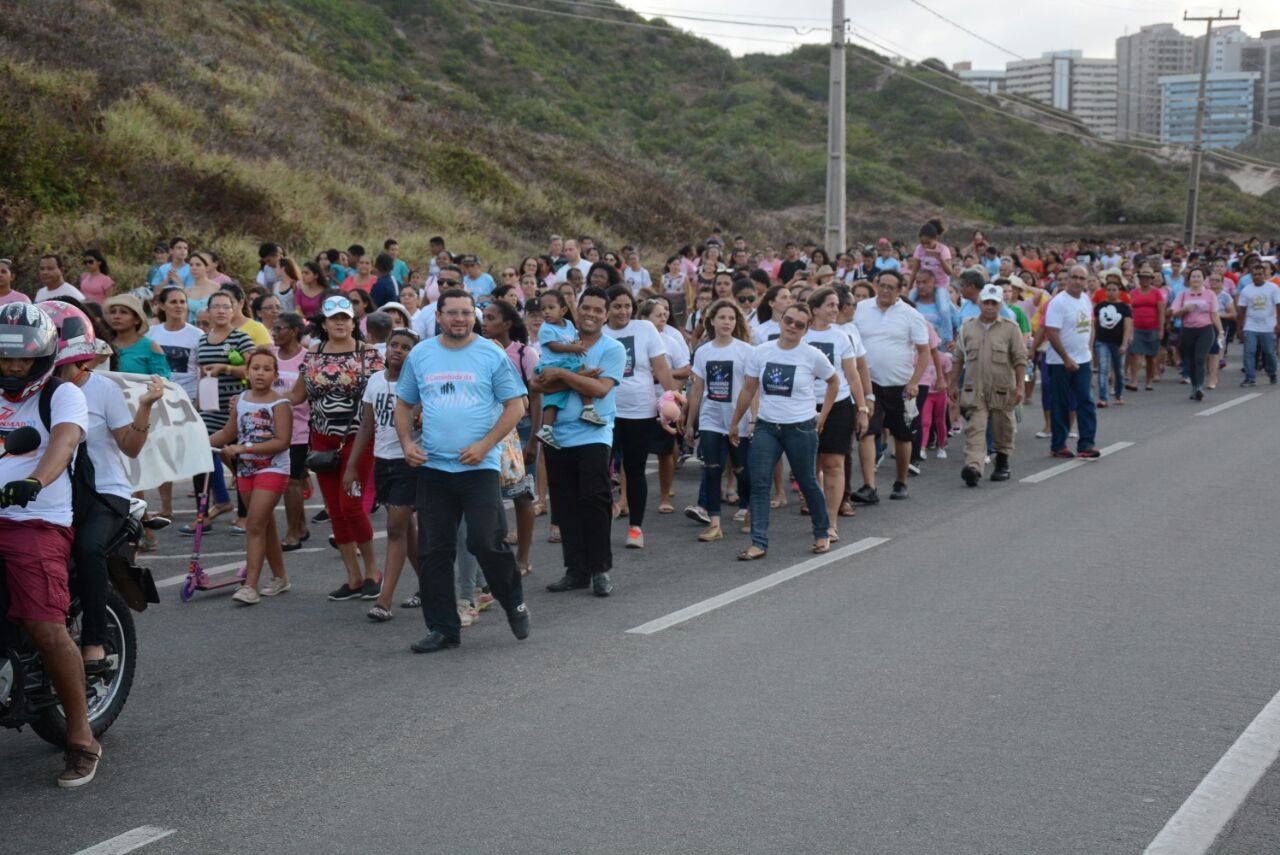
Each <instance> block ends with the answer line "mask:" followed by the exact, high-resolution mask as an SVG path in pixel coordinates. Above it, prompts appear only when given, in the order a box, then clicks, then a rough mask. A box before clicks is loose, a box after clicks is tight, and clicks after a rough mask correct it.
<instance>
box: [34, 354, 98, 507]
mask: <svg viewBox="0 0 1280 855" xmlns="http://www.w3.org/2000/svg"><path fill="white" fill-rule="evenodd" d="M66 382H68V381H66V380H61V379H59V378H57V377H51V378H49V382H48V383H46V384H44V388H43V389H41V390H40V422H41V423H42V424H43V425H44V430H45V433H48V434H52V433H53V424H52V422H53V414H52V413H53V394H54V392H56V391H57V390H58V387H59V386H61V385H62V384H63V383H66ZM87 442H88V437H87V436H86V437H85V438H84V439H81V440H80V445H79V446H77V447H76V453H75V456H73V457H72V458H71V471H70V472H69V473H68V474H67V477H69V478H70V479H71V524H72V525H73V526H76V525H79V524H80V523H81V522H83V521H84V518H85V514H86V513H89V512H90V511H91V510H92V509H93V508H94V507H96V506H97V505H99V504H100V505H101V506H102V507H104V508H106V509H107V510H109V511H110V512H111V513H113V514H115V513H116V511H115V509H114V508H112V507H111V505H109V504H107V503H106V502H105V501H103V500H102V499H101V498H100V497H99V495H98V482H97V473H95V472H94V469H93V460H91V459H90V458H89V447H88V445H87Z"/></svg>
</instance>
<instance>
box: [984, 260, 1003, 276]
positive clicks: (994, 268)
mask: <svg viewBox="0 0 1280 855" xmlns="http://www.w3.org/2000/svg"><path fill="white" fill-rule="evenodd" d="M982 266H983V267H985V268H987V275H988V276H990V277H991V278H992V279H995V278H996V277H997V276H999V275H1000V259H999V258H984V259H983V260H982Z"/></svg>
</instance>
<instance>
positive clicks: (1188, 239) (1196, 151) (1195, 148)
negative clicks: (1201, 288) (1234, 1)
mask: <svg viewBox="0 0 1280 855" xmlns="http://www.w3.org/2000/svg"><path fill="white" fill-rule="evenodd" d="M1182 20H1184V21H1204V22H1205V25H1204V55H1203V56H1201V57H1200V97H1199V99H1198V100H1197V101H1196V138H1195V142H1194V143H1193V144H1192V146H1191V175H1190V176H1188V178H1187V216H1186V221H1185V225H1184V228H1183V230H1182V242H1183V244H1185V245H1186V247H1187V249H1188V250H1191V249H1193V248H1194V247H1195V243H1196V209H1197V207H1198V206H1199V204H1200V162H1201V160H1202V159H1203V155H1204V113H1205V107H1206V106H1207V105H1206V104H1205V90H1206V88H1207V85H1208V82H1209V53H1210V51H1212V50H1213V25H1214V24H1215V23H1217V22H1218V21H1238V20H1240V10H1239V9H1237V10H1236V13H1235V15H1233V16H1231V17H1227V16H1225V15H1223V14H1222V10H1221V9H1219V10H1218V14H1216V15H1204V16H1194V17H1193V16H1189V15H1187V13H1186V12H1183V13H1182Z"/></svg>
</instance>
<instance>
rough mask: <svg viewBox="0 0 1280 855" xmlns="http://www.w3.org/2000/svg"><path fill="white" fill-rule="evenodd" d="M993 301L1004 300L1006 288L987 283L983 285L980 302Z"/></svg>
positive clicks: (979, 295) (999, 301) (979, 297)
mask: <svg viewBox="0 0 1280 855" xmlns="http://www.w3.org/2000/svg"><path fill="white" fill-rule="evenodd" d="M991 301H994V302H997V303H1003V302H1004V289H1003V288H1001V287H1000V286H999V285H986V286H984V287H983V289H982V292H981V293H980V294H978V302H979V303H987V302H991Z"/></svg>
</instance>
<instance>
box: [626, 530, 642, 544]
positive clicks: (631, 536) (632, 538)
mask: <svg viewBox="0 0 1280 855" xmlns="http://www.w3.org/2000/svg"><path fill="white" fill-rule="evenodd" d="M627 549H644V532H643V531H641V530H640V529H639V528H638V527H637V526H631V528H629V529H627Z"/></svg>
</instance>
